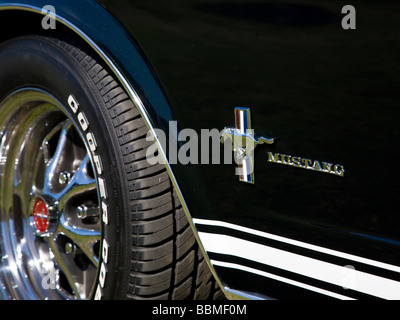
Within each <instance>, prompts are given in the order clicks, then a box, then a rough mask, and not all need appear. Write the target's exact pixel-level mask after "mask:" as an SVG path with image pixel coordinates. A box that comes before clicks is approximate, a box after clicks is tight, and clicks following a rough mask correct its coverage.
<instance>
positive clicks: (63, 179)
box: [58, 171, 71, 184]
mask: <svg viewBox="0 0 400 320" xmlns="http://www.w3.org/2000/svg"><path fill="white" fill-rule="evenodd" d="M70 179H71V174H70V173H69V172H68V171H63V172H61V173H60V175H59V176H58V182H59V183H60V184H67V183H68V182H69V180H70Z"/></svg>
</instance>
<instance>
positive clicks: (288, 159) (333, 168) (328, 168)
mask: <svg viewBox="0 0 400 320" xmlns="http://www.w3.org/2000/svg"><path fill="white" fill-rule="evenodd" d="M268 162H273V163H279V164H284V165H287V166H292V167H296V168H303V169H307V170H313V171H319V172H324V173H330V174H334V175H336V176H340V177H343V176H344V173H345V170H344V167H343V166H342V165H340V164H333V163H329V162H320V161H318V160H311V159H307V158H302V157H294V156H291V155H287V154H282V153H273V152H268Z"/></svg>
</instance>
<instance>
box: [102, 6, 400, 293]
mask: <svg viewBox="0 0 400 320" xmlns="http://www.w3.org/2000/svg"><path fill="white" fill-rule="evenodd" d="M102 2H103V4H104V5H105V7H106V8H107V10H109V11H110V12H111V13H112V14H114V15H115V16H116V17H117V18H118V19H119V20H120V21H121V22H122V23H123V24H124V26H125V27H126V28H127V29H128V30H129V31H130V32H131V34H132V35H133V37H134V38H135V39H136V41H137V42H138V43H139V45H140V46H141V48H142V49H143V51H144V54H145V55H146V57H147V58H148V59H149V61H150V62H151V64H152V66H153V67H154V69H155V71H156V74H157V75H158V77H159V78H160V80H161V84H162V86H163V88H164V89H165V91H166V93H167V96H168V98H169V100H170V103H171V106H172V108H173V110H174V112H175V114H176V116H177V118H178V120H179V125H180V127H181V128H194V129H196V130H197V131H198V132H200V129H202V128H210V129H211V128H218V129H222V128H223V127H225V126H228V125H231V126H233V122H234V118H233V108H234V107H235V106H246V107H251V108H252V116H253V127H254V129H255V131H256V132H257V133H258V134H259V135H272V136H279V137H280V140H279V142H278V143H277V144H276V145H275V146H274V147H273V148H270V147H268V146H260V147H258V148H257V149H256V161H255V167H256V168H255V177H256V178H255V179H256V184H255V185H254V186H252V185H247V184H243V183H240V182H239V181H238V179H237V177H236V176H234V166H231V165H201V166H200V165H192V166H185V167H182V166H174V170H175V171H176V172H177V173H178V180H179V184H180V186H181V188H182V190H183V192H184V197H185V199H186V201H187V203H188V206H189V208H190V211H191V213H192V215H193V216H194V217H199V218H207V219H215V220H222V221H228V222H232V223H236V224H239V225H244V226H247V227H252V228H254V229H257V230H263V231H268V232H271V233H275V234H279V235H283V236H286V237H289V238H293V239H298V240H301V241H305V242H309V243H313V244H317V245H320V246H323V247H328V248H333V249H336V250H339V251H343V252H348V253H352V254H356V255H360V256H363V257H368V258H371V259H377V260H379V261H384V262H387V263H391V264H394V265H398V264H399V263H400V255H399V244H400V237H399V233H398V226H399V222H400V221H399V218H400V215H399V212H398V211H399V209H398V208H399V204H400V203H399V196H398V195H399V191H400V190H399V189H400V188H399V183H398V178H399V176H400V175H399V166H398V158H397V155H396V154H397V148H398V146H399V145H400V144H399V142H400V141H399V140H400V131H399V119H400V117H399V116H400V109H399V105H398V101H399V98H400V90H399V89H398V88H399V78H398V75H399V71H400V70H399V69H400V68H399V67H400V65H399V63H400V59H399V52H400V50H399V49H400V42H399V37H398V30H399V19H398V13H397V12H398V11H397V10H398V6H397V3H395V2H392V1H386V2H376V1H367V2H365V1H364V2H358V1H353V2H352V3H351V4H352V5H353V6H354V7H355V8H356V10H357V11H356V12H357V16H356V17H357V28H356V30H344V29H343V28H342V26H341V20H342V18H343V17H344V15H343V14H342V13H341V9H342V7H343V5H344V4H343V2H341V1H335V0H333V1H307V2H305V1H289V0H287V1H274V2H253V1H224V0H219V1H213V2H212V3H211V2H206V1H201V0H197V1H185V2H184V3H182V2H178V1H168V2H165V3H159V4H157V5H156V6H155V5H154V4H152V3H149V2H142V1H124V0H113V1H107V0H103V1H102ZM268 151H273V152H279V153H283V154H290V155H294V156H301V157H304V158H309V159H313V160H319V161H327V162H331V163H335V164H336V163H340V164H342V165H344V167H345V169H346V172H345V176H344V177H343V178H341V177H336V176H332V175H326V174H322V173H319V172H311V171H306V170H301V169H297V168H291V167H288V166H282V165H278V164H272V163H267V161H266V160H267V152H268ZM220 272H222V273H223V272H224V271H222V270H220ZM222 273H221V275H222V278H223V279H224V276H225V274H222ZM236 285H237V286H239V284H236ZM265 289H266V291H264V293H266V294H270V295H272V296H273V292H271V293H270V292H268V289H267V288H265ZM259 290H261V289H259Z"/></svg>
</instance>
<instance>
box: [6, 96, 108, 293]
mask: <svg viewBox="0 0 400 320" xmlns="http://www.w3.org/2000/svg"><path fill="white" fill-rule="evenodd" d="M0 113H1V119H0V139H1V140H0V160H1V161H0V232H1V234H0V257H1V262H0V265H1V266H0V267H1V272H0V298H3V299H88V298H91V297H92V296H93V295H94V288H95V284H96V279H97V276H98V269H99V253H100V242H101V221H100V209H99V197H98V189H97V183H96V178H95V174H94V170H93V166H92V162H91V159H90V156H89V152H88V147H87V146H86V145H85V142H84V139H82V137H81V135H80V133H79V130H78V129H77V127H76V126H75V125H74V124H73V122H72V121H71V120H70V118H69V117H68V115H67V112H66V110H65V108H64V107H63V105H62V104H61V103H59V102H58V101H57V100H56V99H55V98H54V97H52V96H51V95H50V94H48V93H46V92H44V91H41V90H36V89H23V90H18V91H16V92H14V93H13V94H11V95H10V96H9V97H7V98H6V99H5V100H4V101H3V102H1V103H0Z"/></svg>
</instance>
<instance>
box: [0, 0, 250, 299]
mask: <svg viewBox="0 0 400 320" xmlns="http://www.w3.org/2000/svg"><path fill="white" fill-rule="evenodd" d="M46 5H47V3H46V1H43V0H39V1H37V0H36V1H31V0H21V1H18V2H13V3H12V4H11V3H5V2H2V1H0V27H2V28H3V30H10V31H9V32H7V34H3V35H1V36H0V43H1V42H3V41H6V40H8V39H10V38H13V37H17V36H20V35H24V34H26V33H30V34H32V33H35V32H40V33H41V34H44V35H45V34H46V32H48V34H49V35H52V34H54V33H55V32H60V31H62V32H63V33H67V34H69V35H71V36H74V37H75V38H77V39H78V40H79V41H81V42H82V43H85V44H86V45H89V46H90V48H91V49H92V50H93V52H94V53H95V54H96V55H97V56H98V57H99V58H100V59H101V60H102V61H104V62H105V63H106V64H107V66H108V67H109V68H110V70H111V71H112V72H113V74H114V75H115V76H116V77H117V79H118V80H119V82H120V84H121V85H122V86H123V87H124V89H125V90H126V92H127V94H128V95H129V97H130V98H131V100H132V101H133V102H134V103H135V105H136V106H137V107H138V109H139V111H140V113H141V115H142V117H143V119H144V120H145V122H146V125H147V127H148V129H149V131H150V132H151V133H152V135H153V138H154V140H155V142H156V144H157V147H158V150H159V153H160V154H161V155H162V157H163V159H164V161H165V163H166V168H167V171H168V174H169V177H170V179H171V182H172V183H173V185H174V187H175V190H176V192H177V195H178V197H179V199H180V201H181V204H182V206H183V208H184V211H185V213H186V216H187V218H188V221H189V223H190V226H191V228H192V230H193V233H194V235H195V238H196V241H197V243H198V245H199V247H200V249H201V251H202V253H203V255H204V257H205V259H206V261H207V265H208V266H209V268H210V270H211V272H212V273H213V275H214V277H215V279H216V281H217V283H218V284H219V286H220V287H221V289H222V290H223V292H224V294H225V296H226V297H227V298H230V299H237V298H242V297H241V296H242V295H239V294H234V293H232V292H230V290H227V288H225V286H224V285H223V284H222V282H221V280H220V279H219V277H218V274H217V273H216V272H215V270H214V268H213V266H212V264H211V262H210V259H209V257H208V254H207V252H206V251H205V249H204V247H203V245H202V243H201V240H200V238H199V235H198V233H197V229H196V227H195V225H194V223H193V220H192V216H191V214H190V210H189V208H188V206H187V203H186V202H185V199H184V197H183V193H182V191H181V189H180V188H179V185H178V182H177V179H176V176H175V173H174V172H173V170H172V168H171V166H170V165H169V163H168V161H167V150H164V149H163V144H162V143H161V142H160V141H159V140H158V138H157V136H156V134H155V128H159V129H162V130H164V132H168V123H169V121H176V117H175V115H174V112H173V110H172V108H171V105H170V103H169V101H168V98H167V96H166V94H165V92H164V91H163V89H162V86H161V84H160V83H159V81H158V79H157V76H156V75H155V73H154V71H153V69H152V67H151V65H150V63H149V62H148V61H147V60H146V58H145V56H144V54H143V52H142V51H141V49H140V47H139V46H138V44H137V43H136V42H135V41H134V39H133V38H132V36H131V35H130V34H129V33H128V32H127V31H126V30H125V29H124V27H123V26H122V25H121V24H120V23H119V22H118V21H117V20H116V19H115V18H114V17H113V16H112V15H111V14H109V13H108V11H107V10H105V9H104V8H103V7H102V6H101V5H100V4H98V3H97V2H96V1H91V0H85V1H82V0H70V1H68V6H67V5H66V4H65V3H64V1H62V0H55V1H53V2H52V6H53V7H54V8H55V10H56V16H55V19H56V30H51V29H49V30H44V29H43V28H42V27H41V21H42V20H43V18H44V17H45V15H46V13H45V12H42V8H43V7H44V6H46ZM21 21H23V22H24V23H21ZM10 24H11V25H10ZM133 75H134V76H133ZM167 139H168V138H167ZM165 145H166V146H167V145H168V141H167V143H166V144H165Z"/></svg>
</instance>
